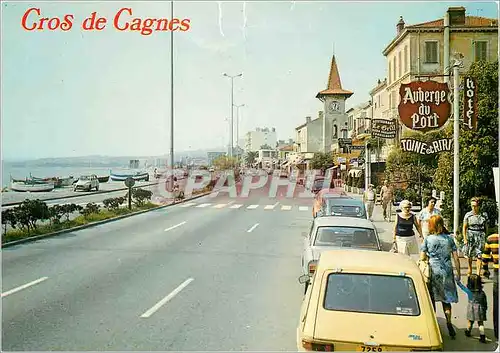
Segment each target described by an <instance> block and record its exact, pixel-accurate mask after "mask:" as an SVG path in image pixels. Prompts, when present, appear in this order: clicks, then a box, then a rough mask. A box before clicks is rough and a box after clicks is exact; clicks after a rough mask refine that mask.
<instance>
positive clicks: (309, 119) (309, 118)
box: [306, 116, 311, 124]
mask: <svg viewBox="0 0 500 353" xmlns="http://www.w3.org/2000/svg"><path fill="white" fill-rule="evenodd" d="M310 122H311V117H310V116H306V124H309V123H310Z"/></svg>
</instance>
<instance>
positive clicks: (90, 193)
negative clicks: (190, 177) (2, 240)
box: [2, 182, 159, 208]
mask: <svg viewBox="0 0 500 353" xmlns="http://www.w3.org/2000/svg"><path fill="white" fill-rule="evenodd" d="M158 184H159V182H157V183H152V184H146V185H140V186H133V187H132V189H135V188H139V187H145V186H153V185H158ZM125 190H128V188H127V187H123V188H120V189H114V190H103V191H94V192H86V193H84V194H80V195H68V196H59V197H50V198H48V199H43V200H40V201H54V200H64V199H71V198H76V197H85V196H92V195H100V194H109V193H112V192H117V191H125ZM23 202H24V201H19V202H10V203H2V208H4V207H10V206H17V205H20V204H22V203H23Z"/></svg>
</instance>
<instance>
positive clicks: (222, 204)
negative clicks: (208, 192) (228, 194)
mask: <svg viewBox="0 0 500 353" xmlns="http://www.w3.org/2000/svg"><path fill="white" fill-rule="evenodd" d="M227 205H228V204H227V203H219V204H218V205H215V206H214V207H213V208H223V207H225V206H227Z"/></svg>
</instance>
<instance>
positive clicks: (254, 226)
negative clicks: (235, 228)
mask: <svg viewBox="0 0 500 353" xmlns="http://www.w3.org/2000/svg"><path fill="white" fill-rule="evenodd" d="M258 226H259V223H255V224H254V225H253V226H252V228H250V229H249V230H247V233H251V232H252V231H253V230H254V229H255V228H257V227H258Z"/></svg>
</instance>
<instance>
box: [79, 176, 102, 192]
mask: <svg viewBox="0 0 500 353" xmlns="http://www.w3.org/2000/svg"><path fill="white" fill-rule="evenodd" d="M92 189H95V190H96V191H98V190H99V179H98V178H97V175H95V174H92V175H82V176H81V177H80V178H78V181H77V182H76V184H75V186H74V187H73V191H77V190H86V191H92Z"/></svg>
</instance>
